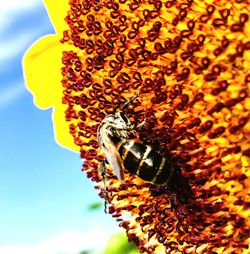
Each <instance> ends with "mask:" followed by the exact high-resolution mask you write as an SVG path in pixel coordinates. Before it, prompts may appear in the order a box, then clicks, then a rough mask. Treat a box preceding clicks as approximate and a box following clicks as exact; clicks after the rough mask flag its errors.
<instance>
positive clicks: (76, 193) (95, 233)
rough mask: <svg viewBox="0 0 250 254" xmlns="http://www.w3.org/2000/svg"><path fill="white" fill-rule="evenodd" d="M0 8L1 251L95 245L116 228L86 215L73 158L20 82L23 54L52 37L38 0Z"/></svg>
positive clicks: (90, 194)
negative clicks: (46, 36) (35, 43)
mask: <svg viewBox="0 0 250 254" xmlns="http://www.w3.org/2000/svg"><path fill="white" fill-rule="evenodd" d="M2 2H5V3H2ZM0 9H1V16H0V27H1V29H0V66H1V68H0V118H1V121H0V140H1V141H0V225H1V226H0V253H4V254H16V253H25V254H31V253H32V254H40V253H41V254H42V253H43V254H44V253H46V254H59V253H60V254H77V252H78V251H79V250H81V249H91V248H92V247H93V246H97V247H98V246H99V247H100V248H101V247H102V246H103V245H104V243H105V241H106V240H107V238H108V236H109V235H110V234H111V233H112V232H115V231H117V228H118V227H117V226H116V223H115V222H114V221H113V220H112V218H110V216H108V215H106V214H104V213H103V211H102V209H101V210H100V211H91V212H90V211H89V210H88V206H89V205H90V204H92V203H95V202H99V201H100V199H99V198H98V196H97V193H96V191H95V190H94V188H93V184H92V183H91V181H90V180H88V179H87V178H86V177H85V174H84V173H82V172H81V163H82V162H81V160H80V158H79V155H78V154H76V153H73V152H70V151H68V150H66V149H64V148H62V147H60V146H59V145H58V144H56V142H55V140H54V137H53V124H52V121H51V110H46V111H42V110H40V109H38V108H36V107H35V106H34V104H33V98H32V95H31V94H30V93H29V92H28V91H27V90H26V89H25V85H24V80H23V76H22V56H23V54H24V53H25V51H26V50H27V48H28V47H29V46H30V45H31V44H32V43H33V42H35V40H37V39H39V38H40V37H41V36H43V35H45V34H50V33H53V28H52V25H51V23H50V20H49V18H48V16H47V13H46V10H45V8H44V6H43V3H42V1H41V0H12V1H3V0H0ZM97 239H98V241H96V240H97Z"/></svg>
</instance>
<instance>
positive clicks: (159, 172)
mask: <svg viewBox="0 0 250 254" xmlns="http://www.w3.org/2000/svg"><path fill="white" fill-rule="evenodd" d="M135 98H137V97H134V98H133V99H132V100H131V101H130V102H127V103H125V104H124V105H123V107H122V110H123V109H124V108H125V107H127V106H128V105H129V104H130V103H131V102H132V101H133V100H134V99H135ZM122 110H121V111H118V112H115V113H114V114H111V115H108V116H106V117H105V118H104V119H103V121H102V122H101V124H100V125H99V127H98V131H97V137H98V142H99V144H100V146H101V148H102V150H103V152H104V154H105V158H106V161H107V162H108V163H109V164H110V165H111V167H112V168H113V169H114V171H115V172H116V175H117V177H118V179H119V180H124V171H125V170H127V171H128V172H130V173H131V174H133V175H137V176H138V177H140V178H141V179H143V180H145V181H148V182H151V183H154V184H160V185H167V184H168V183H169V181H170V179H171V177H172V175H173V172H174V166H173V164H172V162H171V161H170V160H169V159H168V158H167V157H163V156H161V155H160V154H159V153H158V152H157V151H155V150H154V149H153V148H152V147H150V146H148V145H144V144H142V143H140V142H137V141H135V139H133V136H134V135H133V133H134V132H135V130H134V129H133V124H132V123H131V122H130V121H129V119H128V118H127V116H126V115H125V114H124V112H123V111H122ZM101 173H102V176H103V179H104V181H105V173H106V170H105V162H103V163H102V165H101Z"/></svg>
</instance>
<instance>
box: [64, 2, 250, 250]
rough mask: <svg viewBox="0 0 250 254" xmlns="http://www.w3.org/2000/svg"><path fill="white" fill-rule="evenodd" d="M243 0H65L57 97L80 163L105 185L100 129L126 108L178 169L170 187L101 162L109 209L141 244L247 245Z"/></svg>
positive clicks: (247, 53) (249, 99)
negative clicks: (127, 104)
mask: <svg viewBox="0 0 250 254" xmlns="http://www.w3.org/2000/svg"><path fill="white" fill-rule="evenodd" d="M249 13H250V4H249V2H248V1H241V0H237V1H232V0H230V1H224V0H222V1H216V0H209V1H197V0H185V1H176V0H171V1H160V0H70V1H69V5H68V12H67V16H66V17H65V21H66V23H67V28H66V29H65V30H64V31H63V32H62V37H61V41H60V43H61V44H62V45H67V46H68V47H69V48H70V49H69V50H64V51H63V52H62V68H61V74H62V81H61V84H62V88H63V98H62V103H63V104H64V105H65V106H66V107H67V108H66V111H65V120H66V121H67V123H68V126H69V129H68V130H65V131H69V132H70V134H71V135H72V137H73V139H74V143H75V145H76V146H78V147H79V150H80V153H81V157H82V158H83V159H84V164H83V171H84V172H86V174H87V176H88V177H89V178H91V179H92V180H93V181H94V182H96V188H97V189H98V190H99V195H100V196H101V197H104V196H105V194H104V186H103V181H102V177H101V175H100V172H99V167H100V162H101V161H102V160H103V159H104V154H103V153H102V151H101V149H100V147H99V145H98V142H97V137H96V133H97V128H98V126H99V124H100V123H101V121H102V120H103V119H104V118H105V116H106V115H107V114H109V113H111V112H112V111H113V109H114V108H115V107H117V106H119V105H122V104H123V103H125V102H127V101H129V100H130V99H131V98H132V97H133V96H135V95H138V100H136V101H134V102H133V105H131V106H130V107H129V108H128V109H126V114H127V115H128V117H129V119H130V121H131V122H133V123H134V124H135V126H140V124H141V123H143V125H142V126H141V128H138V130H136V133H137V134H136V135H137V139H139V140H140V141H141V142H143V143H144V144H146V145H150V146H151V147H153V149H155V150H157V151H159V153H160V154H161V155H162V156H167V157H168V158H169V159H170V160H171V161H172V163H173V164H174V165H176V170H177V171H178V172H180V177H179V178H178V177H173V179H172V181H171V184H170V186H169V188H162V187H159V186H154V185H153V184H151V183H148V182H145V181H143V180H141V179H139V178H138V177H137V176H135V175H131V174H129V173H127V172H126V174H125V181H124V182H120V181H118V180H117V177H116V176H115V173H114V171H113V170H112V168H108V172H107V176H106V177H107V180H106V181H107V186H108V197H107V199H108V200H107V201H108V203H109V204H110V206H109V213H110V214H111V215H112V216H113V217H114V218H115V219H116V220H117V221H118V222H119V225H120V226H121V227H123V228H124V229H125V230H126V232H127V235H128V239H129V240H132V241H134V242H135V243H136V244H137V245H138V247H139V248H140V250H141V252H145V253H223V252H224V253H249V244H250V238H249V235H250V220H249V216H250V210H249V205H250V203H249V200H250V197H249V192H250V191H249V188H250V180H249V179H250V121H249V119H250V96H249V92H250V91H249V90H250V38H249V34H250V20H249V15H250V14H249Z"/></svg>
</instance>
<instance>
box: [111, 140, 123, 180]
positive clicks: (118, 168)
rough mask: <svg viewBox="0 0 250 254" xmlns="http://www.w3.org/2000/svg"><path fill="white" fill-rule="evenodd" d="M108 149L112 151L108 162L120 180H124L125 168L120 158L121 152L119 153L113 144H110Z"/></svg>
mask: <svg viewBox="0 0 250 254" xmlns="http://www.w3.org/2000/svg"><path fill="white" fill-rule="evenodd" d="M108 149H109V150H110V151H109V152H108V155H107V157H108V158H107V160H108V162H109V164H110V165H111V166H112V168H113V169H114V171H115V173H116V176H117V178H118V179H119V180H124V167H123V163H122V159H121V157H120V154H119V152H118V151H117V148H116V146H115V145H114V144H113V142H110V143H109V146H108Z"/></svg>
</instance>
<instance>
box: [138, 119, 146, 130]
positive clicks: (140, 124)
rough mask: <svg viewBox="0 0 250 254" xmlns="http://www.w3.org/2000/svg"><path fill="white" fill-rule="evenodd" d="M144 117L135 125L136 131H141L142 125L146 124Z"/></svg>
mask: <svg viewBox="0 0 250 254" xmlns="http://www.w3.org/2000/svg"><path fill="white" fill-rule="evenodd" d="M146 122H147V121H146V119H145V120H143V121H142V122H141V123H139V124H138V125H137V126H136V129H137V130H138V131H141V130H142V129H143V127H144V125H145V124H146Z"/></svg>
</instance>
